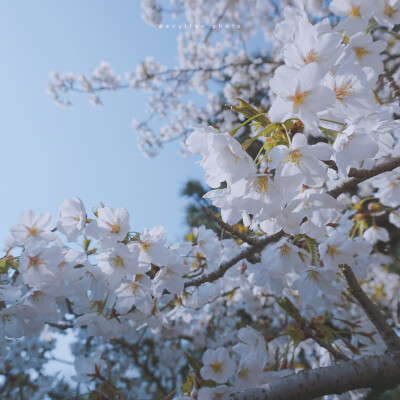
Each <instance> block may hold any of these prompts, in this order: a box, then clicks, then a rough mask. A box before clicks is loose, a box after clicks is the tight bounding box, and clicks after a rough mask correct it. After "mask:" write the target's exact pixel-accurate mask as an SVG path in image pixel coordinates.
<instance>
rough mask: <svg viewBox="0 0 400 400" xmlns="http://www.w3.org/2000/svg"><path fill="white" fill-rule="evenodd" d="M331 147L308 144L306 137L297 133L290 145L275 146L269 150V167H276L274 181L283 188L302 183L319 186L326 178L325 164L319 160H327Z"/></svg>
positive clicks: (296, 187)
mask: <svg viewBox="0 0 400 400" xmlns="http://www.w3.org/2000/svg"><path fill="white" fill-rule="evenodd" d="M331 155H332V149H331V147H330V146H329V145H328V144H325V143H318V144H316V145H312V146H309V145H308V143H307V138H306V136H304V135H303V134H301V133H297V134H296V135H295V136H294V138H293V140H292V143H291V144H290V147H289V148H288V147H286V146H282V145H280V146H276V147H275V148H273V149H272V151H271V152H270V159H271V161H270V164H269V166H270V168H272V169H273V168H276V171H275V181H276V182H279V186H280V187H282V188H284V189H285V190H291V191H293V190H296V189H299V188H300V187H301V186H302V185H303V184H304V185H307V186H311V187H320V186H322V185H323V184H324V183H325V182H326V181H327V180H328V175H327V173H326V170H327V166H326V165H325V164H323V163H321V162H320V161H319V160H329V158H330V157H331Z"/></svg>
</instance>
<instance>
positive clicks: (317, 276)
mask: <svg viewBox="0 0 400 400" xmlns="http://www.w3.org/2000/svg"><path fill="white" fill-rule="evenodd" d="M336 278H337V276H336V273H335V272H333V271H331V270H329V269H326V268H318V267H314V266H310V267H308V268H306V269H305V270H304V271H303V272H302V273H301V274H300V275H299V277H298V279H296V281H295V282H294V284H293V289H297V290H298V293H299V296H300V298H301V301H302V302H304V303H306V304H313V301H315V300H316V299H317V298H318V297H319V293H320V292H322V293H324V294H325V295H326V296H328V297H332V298H334V299H337V298H338V296H339V295H340V290H339V289H338V288H337V287H336V286H334V285H333V284H332V283H333V282H334V281H335V279H336Z"/></svg>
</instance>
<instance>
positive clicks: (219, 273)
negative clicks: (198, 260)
mask: <svg viewBox="0 0 400 400" xmlns="http://www.w3.org/2000/svg"><path fill="white" fill-rule="evenodd" d="M284 235H285V233H284V232H283V231H279V232H278V233H275V235H272V236H267V237H264V238H263V239H259V240H258V242H257V244H255V245H253V246H250V247H248V248H246V249H245V250H243V251H241V252H240V253H239V254H238V255H237V256H236V257H233V258H232V259H230V260H229V261H226V262H224V263H222V264H221V265H220V266H219V268H218V269H217V270H215V271H213V272H211V273H209V274H207V275H204V276H202V277H201V278H198V279H195V280H192V281H189V282H186V283H185V288H188V287H190V286H200V285H202V284H203V283H206V282H214V281H216V280H217V279H219V278H222V277H223V276H224V275H225V272H226V271H228V269H230V268H232V267H233V266H234V265H235V264H237V263H238V262H239V261H241V260H243V259H245V258H247V257H251V256H252V255H253V254H254V253H256V252H258V251H260V250H262V249H263V248H264V247H265V246H266V245H267V244H269V243H274V242H277V241H278V240H279V239H280V238H282V237H283V236H284Z"/></svg>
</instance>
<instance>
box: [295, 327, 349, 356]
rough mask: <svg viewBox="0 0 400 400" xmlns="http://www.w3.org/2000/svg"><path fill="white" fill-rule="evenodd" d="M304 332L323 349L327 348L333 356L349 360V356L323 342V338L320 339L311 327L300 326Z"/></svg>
mask: <svg viewBox="0 0 400 400" xmlns="http://www.w3.org/2000/svg"><path fill="white" fill-rule="evenodd" d="M302 330H303V331H304V333H305V334H306V335H307V336H309V337H310V338H311V339H313V340H314V341H315V342H317V343H318V344H319V345H320V346H321V347H323V348H324V349H326V350H328V351H329V353H331V354H332V355H333V356H334V357H335V358H337V359H339V360H343V361H349V360H350V358H349V357H347V356H346V354H344V353H342V352H340V351H337V350H335V349H334V348H333V347H332V345H330V344H329V343H328V342H325V340H322V339H321V338H319V337H318V335H317V334H316V333H315V332H314V331H313V330H312V329H311V328H302Z"/></svg>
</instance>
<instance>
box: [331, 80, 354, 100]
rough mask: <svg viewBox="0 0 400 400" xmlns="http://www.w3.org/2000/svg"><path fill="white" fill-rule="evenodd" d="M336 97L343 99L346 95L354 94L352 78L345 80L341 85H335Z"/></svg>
mask: <svg viewBox="0 0 400 400" xmlns="http://www.w3.org/2000/svg"><path fill="white" fill-rule="evenodd" d="M333 90H334V91H335V94H336V98H337V99H338V100H339V101H343V99H345V98H346V97H351V96H353V94H354V91H353V86H352V85H351V80H350V79H349V80H347V81H346V82H343V83H342V84H341V85H340V86H339V87H337V86H336V85H335V87H334V89H333Z"/></svg>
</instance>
